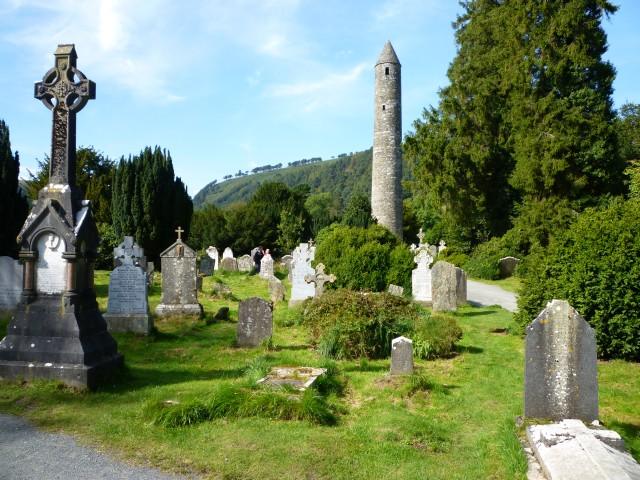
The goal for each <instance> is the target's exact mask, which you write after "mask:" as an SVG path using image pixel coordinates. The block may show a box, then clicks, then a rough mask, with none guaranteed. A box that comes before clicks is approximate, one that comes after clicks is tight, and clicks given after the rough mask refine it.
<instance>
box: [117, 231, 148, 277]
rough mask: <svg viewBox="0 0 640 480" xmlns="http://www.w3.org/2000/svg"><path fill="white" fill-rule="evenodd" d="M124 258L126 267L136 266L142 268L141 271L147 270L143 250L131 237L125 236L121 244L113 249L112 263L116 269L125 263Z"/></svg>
mask: <svg viewBox="0 0 640 480" xmlns="http://www.w3.org/2000/svg"><path fill="white" fill-rule="evenodd" d="M125 257H126V264H127V265H137V266H139V267H142V269H143V270H146V269H147V257H145V256H144V248H142V247H141V246H140V245H138V244H137V243H136V242H135V240H134V239H133V237H129V236H125V237H124V240H123V241H122V243H121V244H120V245H118V246H117V247H116V248H114V249H113V261H114V264H115V266H116V267H118V266H120V265H123V264H124V263H125V262H124V259H125ZM130 260H131V262H130Z"/></svg>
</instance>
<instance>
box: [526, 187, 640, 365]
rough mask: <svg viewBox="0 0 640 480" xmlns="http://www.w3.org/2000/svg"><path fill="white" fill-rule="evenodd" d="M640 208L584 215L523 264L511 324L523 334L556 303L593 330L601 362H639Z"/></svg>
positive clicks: (630, 205)
mask: <svg viewBox="0 0 640 480" xmlns="http://www.w3.org/2000/svg"><path fill="white" fill-rule="evenodd" d="M638 232H640V202H638V201H637V200H628V201H624V200H614V201H612V202H611V203H610V204H609V205H608V206H607V207H605V208H598V209H587V210H585V211H584V212H583V213H581V214H580V215H579V216H578V218H577V220H576V221H575V222H574V223H573V224H572V225H571V226H570V227H569V228H568V229H567V230H566V231H564V232H562V233H560V234H558V235H556V236H555V237H554V238H552V239H551V241H550V244H549V246H548V248H546V249H544V250H540V251H539V252H538V253H537V254H533V255H531V256H530V257H529V259H528V262H527V263H528V268H527V273H526V275H525V276H524V278H523V288H522V291H521V293H520V296H519V300H518V309H519V311H518V313H517V315H516V320H517V321H518V323H519V324H520V326H521V327H522V329H524V327H525V326H526V325H527V324H528V323H530V322H531V321H532V320H533V319H534V318H535V317H536V316H537V315H538V314H539V313H540V311H541V310H542V309H543V308H544V307H545V305H546V304H547V302H549V301H550V300H552V299H554V298H557V299H563V300H567V301H568V302H569V303H570V304H571V305H572V306H573V307H574V308H575V309H576V310H577V311H578V312H579V313H580V314H581V315H582V316H583V317H584V318H585V319H586V320H587V321H588V322H589V323H590V324H591V326H592V327H594V328H595V330H596V338H597V342H598V355H599V356H600V357H601V358H624V359H627V360H634V361H638V360H640V235H638Z"/></svg>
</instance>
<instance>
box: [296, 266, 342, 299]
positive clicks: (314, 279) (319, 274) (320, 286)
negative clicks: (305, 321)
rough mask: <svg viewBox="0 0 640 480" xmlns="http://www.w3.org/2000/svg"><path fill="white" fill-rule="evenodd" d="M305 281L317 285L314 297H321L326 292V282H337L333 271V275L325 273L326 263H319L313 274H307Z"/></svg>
mask: <svg viewBox="0 0 640 480" xmlns="http://www.w3.org/2000/svg"><path fill="white" fill-rule="evenodd" d="M304 281H305V282H307V283H313V284H314V285H315V291H314V297H315V298H319V297H321V296H322V294H323V293H324V284H325V283H333V282H335V281H336V276H335V275H334V274H333V273H332V274H331V275H327V274H326V273H324V264H323V263H319V264H318V265H316V270H315V272H314V273H313V274H309V275H305V277H304Z"/></svg>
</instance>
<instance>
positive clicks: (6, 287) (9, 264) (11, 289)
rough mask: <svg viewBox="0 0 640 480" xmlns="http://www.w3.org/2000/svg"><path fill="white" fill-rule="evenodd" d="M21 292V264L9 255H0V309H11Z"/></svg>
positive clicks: (16, 302)
mask: <svg viewBox="0 0 640 480" xmlns="http://www.w3.org/2000/svg"><path fill="white" fill-rule="evenodd" d="M21 294H22V265H20V262H18V260H14V259H13V258H11V257H0V310H13V309H14V308H15V307H16V305H18V302H19V301H20V295H21Z"/></svg>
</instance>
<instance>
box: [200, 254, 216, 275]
mask: <svg viewBox="0 0 640 480" xmlns="http://www.w3.org/2000/svg"><path fill="white" fill-rule="evenodd" d="M213 269H214V262H213V259H211V258H210V257H209V256H208V255H207V256H205V257H203V258H202V259H201V260H200V273H201V274H202V275H205V276H207V277H209V276H211V275H213Z"/></svg>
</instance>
